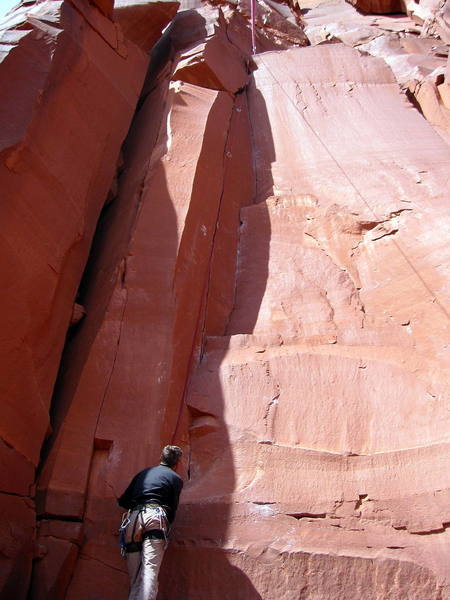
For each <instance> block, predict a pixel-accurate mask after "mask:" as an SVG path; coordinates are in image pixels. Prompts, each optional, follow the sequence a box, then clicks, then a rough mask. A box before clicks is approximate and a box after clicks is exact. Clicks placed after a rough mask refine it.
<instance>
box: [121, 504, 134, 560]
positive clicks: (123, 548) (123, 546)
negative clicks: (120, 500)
mask: <svg viewBox="0 0 450 600" xmlns="http://www.w3.org/2000/svg"><path fill="white" fill-rule="evenodd" d="M130 513H131V509H130V510H128V511H127V512H126V513H123V515H122V522H121V524H120V527H119V546H120V554H121V555H122V556H123V558H125V557H126V554H127V551H126V546H127V544H126V541H125V533H126V530H127V527H128V525H129V524H130V523H131V521H130Z"/></svg>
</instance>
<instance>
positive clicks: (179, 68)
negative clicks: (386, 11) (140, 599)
mask: <svg viewBox="0 0 450 600" xmlns="http://www.w3.org/2000/svg"><path fill="white" fill-rule="evenodd" d="M135 4H136V11H134V10H133V3H132V2H128V1H125V0H124V1H123V2H122V1H120V2H118V3H117V6H116V11H117V12H116V18H117V20H118V22H119V23H122V25H123V27H124V31H125V32H126V35H127V36H128V37H131V38H132V39H133V40H134V42H136V43H138V44H140V45H141V46H142V48H144V49H147V48H148V47H150V46H151V45H152V43H153V42H152V40H149V39H148V35H147V34H148V33H149V31H154V32H155V33H154V38H152V39H153V41H154V40H155V39H156V38H157V36H158V35H159V33H160V31H161V29H162V27H163V25H162V23H163V22H164V19H165V22H167V21H168V20H169V19H170V18H171V16H172V15H173V12H174V10H176V5H175V4H174V3H167V6H166V5H165V6H164V8H162V7H161V6H160V5H159V4H158V3H157V5H155V8H154V9H153V8H151V6H149V7H148V11H149V12H146V13H145V14H144V13H143V12H142V6H143V3H142V2H136V3H135ZM335 4H336V3H335ZM105 6H107V3H105ZM344 6H348V5H344ZM333 7H334V8H333V11H334V10H337V11H338V12H339V11H341V13H340V14H342V10H344V9H342V5H337V4H336V6H335V5H333ZM336 7H337V8H336ZM339 7H340V8H339ZM100 8H102V6H101V7H100ZM103 10H104V12H106V13H108V10H106V9H105V8H104V7H103ZM153 10H154V11H155V12H154V15H153V16H152V12H151V11H153ZM259 10H260V12H259V18H258V22H257V44H258V51H263V50H264V51H265V52H264V53H263V54H259V55H258V56H257V57H255V59H254V60H250V56H249V52H250V31H249V28H248V24H247V21H246V11H247V8H246V6H244V5H243V6H241V7H238V8H237V9H236V8H233V7H222V9H221V10H219V9H217V8H215V7H213V6H211V5H205V6H203V7H201V8H197V9H195V10H189V11H185V12H182V13H180V14H178V15H177V17H175V18H174V20H173V22H172V24H171V25H170V27H169V29H168V30H167V32H166V33H165V35H164V37H163V38H162V40H161V41H160V42H159V43H158V44H157V45H156V46H155V47H154V48H153V50H152V52H151V57H150V68H149V70H148V73H147V77H146V80H145V83H144V86H143V89H142V94H141V98H140V102H139V107H138V110H137V112H136V114H135V116H134V120H133V123H132V125H131V127H130V129H129V131H128V135H127V138H126V141H125V143H124V145H123V148H122V152H121V156H120V158H119V163H118V164H119V170H118V172H117V173H115V171H116V165H117V159H118V155H119V149H120V145H121V143H122V141H123V139H124V137H125V134H126V132H127V130H128V127H129V123H130V121H131V117H132V112H133V110H134V107H135V104H136V101H137V96H138V93H139V89H140V86H141V84H142V82H143V78H144V70H145V68H146V65H147V59H146V57H145V55H144V54H143V53H142V52H141V51H140V50H139V49H138V48H137V47H136V46H135V45H134V44H133V43H132V42H130V41H123V38H122V35H123V33H121V32H122V29H121V28H120V26H119V25H117V24H113V23H112V22H111V21H109V20H108V19H107V18H106V17H105V16H103V15H102V14H100V12H98V11H97V10H96V9H95V8H90V9H89V10H88V9H87V8H86V7H85V5H81V4H79V3H72V2H70V3H69V2H65V3H61V2H51V3H43V4H41V5H38V6H37V7H35V8H33V11H37V12H36V15H37V16H39V15H40V20H39V19H36V18H35V17H33V16H32V17H30V16H28V17H27V21H26V23H27V25H26V26H25V29H23V27H24V26H23V25H19V27H16V26H15V25H14V23H12V22H11V21H10V22H9V27H10V29H11V28H12V29H13V30H14V31H15V32H16V33H14V35H15V36H16V37H15V38H14V39H17V40H19V39H20V43H19V45H18V46H17V47H15V46H13V48H12V50H10V52H9V53H8V54H7V56H6V58H5V59H4V61H3V63H2V65H1V67H2V68H3V71H2V70H1V69H0V77H2V76H3V75H2V73H5V74H6V75H5V81H8V78H10V79H11V78H12V79H13V80H14V81H16V79H14V77H13V73H15V72H16V71H17V69H18V68H19V67H20V68H21V69H25V68H29V69H31V67H30V64H29V63H30V56H37V57H39V60H37V59H35V60H34V61H33V65H34V66H35V65H36V64H37V65H41V64H42V68H41V69H37V68H34V69H32V73H33V74H34V75H35V76H34V77H33V78H32V79H31V80H30V83H29V86H28V88H27V89H28V90H29V91H28V92H27V95H25V99H26V100H27V102H24V103H20V102H16V103H15V104H16V106H17V108H14V106H13V104H14V102H13V100H12V98H23V97H24V92H23V91H21V89H20V86H19V85H18V84H17V86H16V87H14V86H13V87H12V91H11V95H10V97H9V99H8V101H5V104H4V106H5V111H8V112H5V115H6V116H7V118H6V117H5V122H11V123H12V124H13V125H14V127H11V128H10V129H6V130H5V131H6V134H7V135H8V136H9V137H7V138H6V141H5V145H4V150H3V152H2V158H4V160H3V163H2V164H4V167H3V168H4V173H5V175H4V177H5V182H6V184H5V185H7V186H8V185H9V187H6V189H8V198H10V199H11V201H10V204H9V205H8V206H9V209H8V210H9V212H8V218H9V220H8V221H7V222H6V225H5V228H4V232H5V239H6V248H7V250H8V252H9V254H8V256H10V257H11V259H10V260H9V261H8V263H7V264H8V269H9V279H8V278H6V281H10V282H11V283H10V284H9V286H10V287H8V288H7V289H11V290H12V292H13V293H12V295H11V300H9V302H10V304H9V305H8V304H5V306H4V309H3V313H2V314H5V315H8V319H9V318H10V319H11V321H10V325H9V326H8V328H7V329H6V330H5V340H6V343H7V344H8V345H6V343H5V346H4V349H5V354H4V365H5V367H6V370H5V377H4V381H6V382H8V385H9V388H10V389H11V390H12V391H13V392H14V395H13V394H9V395H8V396H7V397H8V398H10V399H11V401H10V402H9V401H8V402H6V406H7V407H8V406H11V408H9V409H8V410H10V411H11V418H9V420H8V418H5V419H4V425H5V434H4V439H5V446H4V453H3V454H4V458H2V464H4V465H5V473H6V477H5V479H4V481H5V482H7V484H6V485H5V492H6V493H5V494H2V496H1V497H2V498H4V500H1V501H2V503H3V505H4V511H3V519H4V522H5V524H6V523H8V527H9V529H8V532H9V533H8V534H7V535H4V536H2V538H3V540H4V541H3V546H2V554H3V555H4V558H3V559H2V562H3V564H4V566H3V565H2V577H3V580H2V581H3V583H2V586H3V587H2V588H1V589H2V592H1V593H2V597H3V596H4V597H5V598H10V597H11V598H12V597H14V598H22V597H25V596H26V594H27V590H28V587H29V583H28V579H29V577H30V572H31V558H32V557H33V556H34V557H35V559H36V560H35V563H34V568H33V576H32V582H31V588H30V597H31V598H33V599H34V600H37V599H39V600H40V599H44V598H46V599H57V598H58V599H59V598H61V599H62V598H68V599H75V598H82V599H83V600H94V599H95V600H98V598H99V597H102V598H103V597H104V598H106V597H108V598H117V599H119V598H125V597H126V595H127V586H128V580H127V575H126V569H125V564H124V562H123V561H122V559H121V558H120V556H119V552H118V545H117V542H118V540H117V527H118V521H119V519H120V510H119V509H118V508H117V505H116V498H117V497H118V496H119V495H120V493H121V492H122V491H123V489H124V487H125V486H126V485H127V483H128V480H129V479H130V477H131V476H132V475H133V474H134V473H135V472H136V471H137V470H139V469H141V468H143V467H145V466H147V465H148V464H151V463H153V462H155V461H156V460H157V458H158V453H159V449H160V447H161V445H162V444H165V443H170V442H176V443H180V444H181V445H182V446H183V447H184V448H185V451H186V452H185V462H184V467H183V468H184V472H183V476H184V478H185V480H186V485H185V489H184V492H183V497H182V505H181V507H180V510H179V514H178V517H177V521H176V525H175V528H174V532H173V539H172V542H171V546H170V549H169V551H168V553H167V555H166V559H165V562H164V565H163V571H162V574H161V589H160V594H159V598H160V599H162V600H164V599H166V600H170V599H173V598H179V599H180V598H182V599H183V600H188V599H190V598H195V599H197V600H198V599H204V600H214V599H215V598H217V599H219V598H228V597H230V598H231V597H233V598H237V599H239V600H252V599H254V600H257V599H258V598H259V599H261V598H262V599H264V600H280V599H283V600H291V599H292V600H294V599H296V600H297V599H298V598H302V599H310V600H313V599H314V600H317V599H320V600H322V599H323V600H325V599H333V600H334V599H338V598H343V599H344V598H345V599H346V600H353V599H355V600H356V599H360V598H361V597H362V596H364V597H367V598H369V599H372V598H373V599H374V600H375V599H377V600H380V599H390V600H391V599H392V600H394V599H399V600H400V599H402V600H403V599H404V598H412V599H417V600H432V599H433V600H443V599H445V598H447V597H448V593H449V586H450V581H449V580H450V572H449V569H448V564H449V560H448V559H449V556H448V543H447V542H448V531H449V530H448V523H449V522H450V515H449V509H448V507H449V502H448V500H449V498H450V492H449V489H450V487H449V482H448V475H447V473H448V456H449V453H448V450H449V448H448V432H449V419H448V415H449V412H448V409H449V407H448V398H449V387H450V381H449V378H448V368H447V367H448V362H449V359H448V352H449V347H448V337H449V329H450V326H449V314H450V306H449V303H448V281H449V278H448V273H447V271H448V268H449V266H450V260H449V259H450V257H449V250H448V248H447V246H448V244H446V239H447V234H448V222H449V214H448V202H447V199H448V187H449V179H448V164H449V158H450V150H449V147H448V145H447V144H446V143H445V141H443V139H442V137H440V136H439V135H438V134H437V133H436V132H435V131H434V130H433V128H432V127H431V125H430V124H428V123H427V122H426V121H425V119H424V118H423V117H422V116H421V115H420V114H419V112H418V111H417V110H416V108H414V107H413V106H412V104H411V103H410V102H409V101H408V100H407V99H406V98H405V96H404V95H402V94H401V92H400V88H399V85H398V81H399V73H400V72H401V69H398V70H397V71H396V70H395V69H394V73H395V77H394V75H393V73H392V71H391V69H390V68H389V67H388V66H387V64H386V62H385V61H383V60H382V58H374V57H372V56H367V55H364V54H361V53H360V52H358V51H357V50H354V49H352V48H350V47H349V46H352V45H356V46H357V47H359V44H357V43H356V44H355V39H358V40H359V41H361V40H362V38H363V37H364V35H367V27H369V29H370V35H373V39H377V37H380V35H381V34H379V35H378V36H376V35H375V34H374V31H373V29H375V28H376V27H385V28H388V27H391V28H395V27H397V25H398V20H396V18H392V19H391V20H390V21H389V20H385V21H382V22H381V21H380V22H378V21H377V22H374V21H373V22H371V24H370V25H368V23H367V21H365V20H364V19H365V17H361V19H359V17H355V12H354V9H353V8H352V7H350V6H348V10H347V9H345V10H344V12H345V14H346V15H347V16H346V17H345V24H342V23H340V24H338V26H336V24H335V21H333V20H332V19H335V20H336V19H339V18H340V17H335V16H334V13H333V11H332V10H331V9H330V13H329V14H327V13H326V11H325V9H324V8H323V7H322V5H321V6H319V7H317V8H314V10H312V11H310V13H311V14H309V13H308V14H305V16H304V18H305V20H306V27H305V31H306V35H305V33H304V32H303V25H302V23H301V19H300V17H299V15H298V10H296V12H295V13H293V12H291V11H290V9H288V7H286V6H282V7H280V8H276V6H275V7H273V6H272V5H271V4H267V5H261V6H260V8H259ZM321 10H322V13H321ZM80 11H81V12H80ZM348 11H353V12H350V13H349V12H348ZM242 13H244V14H242ZM22 14H23V13H22ZM108 14H109V13H108ZM42 15H44V16H42ZM137 17H139V18H138V19H137ZM20 18H22V19H23V17H20ZM136 19H137V20H138V21H139V22H140V23H141V24H142V23H144V22H146V23H150V24H151V23H153V24H154V30H153V29H152V28H151V27H150V29H147V28H139V27H137V26H136V22H137V21H136ZM161 19H162V20H161ZM355 19H356V20H355ZM386 19H388V18H387V17H386ZM402 19H403V18H402ZM18 22H19V23H21V21H18ZM11 23H12V24H11ZM349 23H350V24H349ZM51 24H53V25H51ZM402 24H403V25H402V26H403V27H404V20H402ZM14 27H16V29H14ZM37 27H38V28H41V29H43V30H44V34H42V33H40V32H38V33H39V35H37V34H36V28H37ZM78 27H81V29H82V31H85V37H83V36H77V37H76V38H74V35H71V32H72V31H75V30H77V28H78ZM83 28H84V29H83ZM320 28H322V29H321V31H322V30H323V31H325V34H326V36H327V35H328V33H327V32H330V31H334V34H333V35H336V38H337V39H340V38H342V41H343V42H344V43H335V44H326V45H320V41H322V40H321V39H320V35H322V34H320V35H319V33H318V31H319V29H320ZM333 28H334V29H333ZM364 28H366V29H364ZM24 31H25V32H26V34H25V33H24ZM364 31H365V33H364ZM383 31H385V30H383ZM10 35H11V34H10V33H8V34H6V38H5V39H10V38H8V36H10ZM152 35H153V34H152ZM370 35H369V37H370ZM307 36H309V40H310V42H311V43H312V44H313V45H314V47H309V48H302V47H298V46H300V45H304V44H305V43H306V42H307ZM326 36H325V38H324V39H325V41H328V40H327V37H326ZM358 36H359V37H358ZM399 37H401V36H399ZM74 39H76V42H75V41H74ZM396 39H397V38H396ZM42 40H44V42H45V43H43V42H42ZM114 40H115V41H114ZM396 43H397V41H396ZM398 43H400V42H398ZM402 43H403V42H402ZM405 43H406V42H405ZM408 43H409V44H412V43H413V40H411V39H409V38H408ZM74 45H75V49H73V46H74ZM292 46H296V47H292ZM29 47H30V48H29ZM49 48H50V51H49ZM289 48H291V49H289ZM361 49H362V50H364V48H361ZM372 50H373V49H372ZM371 53H373V54H376V52H375V51H374V50H373V51H372V52H371ZM118 57H119V58H120V60H119V58H118ZM75 58H76V59H77V60H78V61H79V62H77V60H75ZM14 60H15V61H16V62H15V63H14V64H13V62H12V61H14ZM70 60H73V61H74V63H73V64H74V65H75V66H74V67H73V68H71V69H69V68H68V65H69V61H70ZM436 60H437V59H436ZM436 60H435V58H433V61H434V62H433V65H435V64H436ZM102 61H104V62H102ZM386 61H387V62H389V61H388V60H387V59H386ZM438 62H439V61H438ZM70 64H72V63H70ZM8 69H9V70H8ZM430 81H431V80H430ZM439 81H440V80H435V84H436V85H446V83H445V80H444V83H439ZM42 89H44V93H42V91H41V90H42ZM86 89H88V90H90V91H91V92H92V93H90V94H89V96H87V95H86V93H85V92H84V91H83V90H86ZM436 89H437V88H436ZM124 94H125V96H124ZM31 107H32V110H30V108H31ZM55 115H56V116H55ZM14 119H15V120H14ZM55 119H56V120H55ZM433 124H434V123H433ZM438 130H439V128H438ZM52 132H53V133H52ZM61 134H63V135H61ZM83 136H84V137H83ZM443 137H445V136H443ZM67 139H70V140H72V139H73V140H74V141H73V143H71V144H67V143H66V140H67ZM39 190H41V191H40V192H39V193H40V195H39V196H38V198H37V200H38V202H34V203H32V204H30V202H29V199H31V198H35V197H36V191H39ZM108 190H110V191H109V194H108ZM44 200H45V202H44ZM105 200H106V201H107V202H106V205H105ZM100 211H101V214H100ZM55 218H56V221H55V220H54V219H55ZM55 223H56V224H55ZM95 229H96V233H95V238H94V239H93V235H94V230H95ZM80 232H81V233H80ZM8 236H9V237H8ZM92 239H93V242H92V247H91V248H90V245H91V241H92ZM19 241H20V244H19V243H18V242H19ZM13 242H14V243H13ZM89 248H90V257H89V259H88V252H89ZM27 257H28V258H27ZM26 259H27V260H26ZM55 261H56V262H55ZM58 261H59V262H58ZM48 265H50V266H51V269H52V270H51V277H53V279H51V278H50V279H49V277H50V276H49V275H48V273H47V272H46V269H47V270H48V269H49V266H48ZM18 269H19V271H18ZM83 271H84V274H83ZM17 272H19V273H20V277H17ZM52 282H53V283H52ZM51 283H52V285H53V287H52V286H51V285H50V284H51ZM14 286H16V287H14ZM8 297H9V296H8ZM75 299H76V300H77V302H78V303H79V304H80V305H82V307H83V310H81V309H80V308H78V309H77V312H78V313H80V312H81V313H82V312H83V311H85V317H84V318H83V320H82V321H81V322H80V323H78V324H76V325H75V326H74V327H73V328H72V330H71V332H70V334H69V335H68V337H67V339H66V344H65V347H64V355H63V357H62V362H61V365H60V368H59V376H58V378H57V380H56V371H57V369H58V365H59V361H60V357H61V352H62V348H63V344H64V338H65V335H66V332H67V328H68V325H69V322H70V320H71V313H72V308H73V303H74V300H75ZM22 304H23V308H22ZM19 309H20V310H19ZM23 315H26V320H24V319H23ZM14 319H15V320H14ZM24 332H26V333H24ZM24 348H25V349H26V351H25V352H24ZM8 361H10V362H8ZM26 361H28V362H26ZM55 380H56V386H55V389H54V392H53V401H52V403H51V406H50V401H51V396H52V390H53V387H54V385H55ZM29 390H31V392H29ZM33 398H41V402H40V403H39V402H37V401H36V402H31V399H33ZM36 406H42V409H40V412H37V409H36ZM50 409H51V410H50ZM13 410H14V411H15V412H14V413H13V412H12V411H13ZM17 411H19V412H17ZM20 411H21V412H20ZM49 414H50V416H51V424H52V429H53V431H52V435H51V437H50V438H49V440H48V442H47V444H46V445H45V446H44V447H43V451H42V455H41V460H40V462H39V452H40V450H41V448H42V443H43V441H44V437H45V433H46V429H47V427H48V423H49ZM5 415H6V416H7V415H8V413H7V412H5ZM38 462H39V470H38V474H37V479H36V488H32V487H31V488H30V486H31V485H32V484H33V482H34V481H35V478H34V468H35V466H37V465H38ZM35 502H36V510H37V516H38V527H37V531H36V521H35V519H36V513H35ZM5 526H6V525H5ZM5 531H6V529H5Z"/></svg>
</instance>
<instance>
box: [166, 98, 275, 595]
mask: <svg viewBox="0 0 450 600" xmlns="http://www.w3.org/2000/svg"><path fill="white" fill-rule="evenodd" d="M264 106H265V105H264V103H262V104H260V105H259V108H258V110H259V116H260V117H261V118H264ZM233 119H234V123H233V122H232V127H231V133H230V137H231V141H230V145H229V149H228V152H227V156H229V157H230V161H229V165H228V170H227V171H226V174H227V176H226V178H225V186H224V191H223V200H222V202H223V205H222V210H221V216H220V217H219V227H218V232H217V238H216V241H215V245H214V252H213V257H212V266H211V274H210V282H209V291H210V293H209V295H208V305H207V307H206V311H207V315H206V320H205V339H204V340H203V344H204V348H203V351H202V354H201V358H200V362H199V364H198V366H197V367H196V368H195V370H194V373H193V374H192V377H191V379H190V383H189V388H188V390H187V397H186V403H187V408H188V410H189V412H190V429H189V438H190V475H191V477H190V481H189V484H188V485H187V486H186V489H185V491H184V495H183V503H182V506H181V507H180V511H179V515H178V518H177V521H176V524H175V528H174V531H173V539H172V542H171V544H170V547H169V550H168V553H167V559H166V561H165V562H164V564H163V568H162V572H161V587H160V593H159V595H158V598H161V600H166V599H167V600H170V599H171V598H183V599H186V600H188V599H194V598H195V599H204V600H214V599H223V600H226V599H230V600H231V599H242V600H257V599H261V598H262V596H261V595H260V593H259V592H258V591H257V590H256V589H255V587H254V585H253V583H252V581H251V578H250V577H249V576H248V574H247V573H246V572H245V569H243V568H242V566H244V565H243V564H240V565H239V566H237V565H236V560H235V557H236V555H240V554H241V553H243V552H244V553H245V549H244V548H241V547H240V546H239V544H237V546H236V545H234V544H235V543H236V530H235V527H232V529H233V531H232V533H231V534H230V519H234V520H236V514H235V511H233V510H232V509H233V500H232V496H233V493H234V491H235V489H236V484H237V482H236V475H235V468H234V459H233V452H232V447H231V446H232V444H231V443H230V439H229V433H228V428H227V424H226V421H225V420H224V414H223V413H224V409H225V406H224V401H223V390H222V385H223V382H221V381H220V379H219V378H218V376H217V375H218V369H219V367H220V364H221V362H222V360H223V359H224V357H225V356H226V355H227V350H228V342H229V340H230V339H231V338H230V336H229V335H227V329H228V326H229V323H230V320H231V319H232V312H233V308H234V304H235V302H236V296H235V295H236V276H237V275H236V274H237V272H239V269H240V262H239V243H240V233H241V231H242V227H243V222H242V220H241V218H240V217H239V213H240V212H241V209H242V207H246V206H247V207H251V206H252V202H254V200H255V197H256V193H257V185H258V182H257V181H256V180H255V174H254V171H253V161H254V150H255V148H254V146H253V135H252V123H251V116H250V115H249V113H248V102H247V95H246V94H245V95H243V96H238V97H237V100H236V104H235V114H234V117H233ZM233 125H234V127H233ZM267 142H268V143H267V145H266V148H265V150H266V153H268V156H269V157H270V155H271V152H272V151H273V147H272V146H271V144H270V137H269V138H268V140H267ZM269 180H270V173H269V174H267V177H266V189H267V190H269V187H267V186H268V185H269V183H268V182H269ZM270 191H271V190H270ZM236 200H238V202H236ZM263 210H264V209H263ZM233 223H234V225H233ZM259 235H260V238H259V247H258V249H256V252H255V263H254V265H253V267H254V270H253V273H254V275H255V278H256V279H257V283H256V285H255V286H254V287H253V289H252V295H251V298H249V299H248V300H249V302H248V304H247V323H246V326H247V327H246V329H245V332H251V331H252V328H253V325H254V323H255V322H256V319H257V315H258V311H259V306H260V303H261V300H262V297H263V294H264V289H265V282H266V279H267V264H268V258H269V240H270V224H269V222H268V220H264V219H262V221H261V227H260V229H259ZM230 283H231V285H230ZM211 363H212V364H213V366H212V367H211ZM205 380H206V381H205ZM248 400H249V399H248V398H242V401H243V402H246V401H248ZM237 539H238V536H237ZM237 562H238V561H237Z"/></svg>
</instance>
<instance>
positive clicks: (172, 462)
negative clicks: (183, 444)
mask: <svg viewBox="0 0 450 600" xmlns="http://www.w3.org/2000/svg"><path fill="white" fill-rule="evenodd" d="M182 454H183V450H182V449H181V448H180V447H179V446H164V448H163V449H162V452H161V459H160V464H162V465H164V466H166V467H170V468H171V469H173V468H174V467H176V466H177V464H178V462H179V461H180V459H181V456H182Z"/></svg>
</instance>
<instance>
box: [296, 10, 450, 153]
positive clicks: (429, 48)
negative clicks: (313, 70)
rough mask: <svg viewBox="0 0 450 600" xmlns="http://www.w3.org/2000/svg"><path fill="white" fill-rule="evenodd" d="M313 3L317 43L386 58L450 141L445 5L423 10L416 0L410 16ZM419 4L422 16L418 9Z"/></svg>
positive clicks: (308, 28) (311, 26)
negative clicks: (442, 16)
mask: <svg viewBox="0 0 450 600" xmlns="http://www.w3.org/2000/svg"><path fill="white" fill-rule="evenodd" d="M310 5H311V9H310V10H308V12H307V14H305V15H304V21H305V32H306V34H307V36H308V39H309V41H310V42H311V44H312V45H317V44H321V43H329V42H336V41H341V42H343V43H344V44H346V45H348V46H352V47H355V48H357V49H358V50H360V51H361V52H363V53H369V54H371V55H372V56H378V57H381V58H383V59H384V60H385V61H386V63H387V64H388V65H389V67H390V68H391V69H392V71H393V73H394V75H395V77H396V80H397V82H398V83H399V84H400V86H401V87H402V89H404V90H405V91H406V92H407V94H408V95H409V96H410V97H411V98H412V99H413V101H415V102H416V103H417V105H418V106H419V107H420V110H421V111H422V112H423V115H424V116H425V118H426V119H428V120H429V121H430V123H431V124H432V125H433V126H434V127H435V129H436V131H437V132H438V133H439V134H440V135H441V136H442V137H443V138H444V139H445V140H446V142H447V143H449V142H450V112H449V108H448V98H447V97H446V95H445V93H446V91H447V90H446V87H445V86H443V79H444V73H445V68H446V67H445V65H446V61H447V57H448V43H449V41H450V38H449V37H448V36H449V35H450V33H449V32H450V27H449V25H448V24H446V23H445V22H444V21H442V20H441V21H439V15H440V14H441V12H442V10H443V9H442V10H441V9H439V7H438V6H433V5H432V4H430V5H428V6H427V7H426V12H423V11H424V10H425V8H424V5H423V4H415V3H412V4H411V10H409V9H408V16H406V15H395V16H392V17H390V16H382V17H379V16H374V15H363V14H360V13H359V12H357V11H356V10H355V9H354V8H353V7H352V6H350V5H349V4H347V3H346V2H345V1H344V0H342V1H340V0H337V1H336V0H332V1H331V2H324V3H314V2H311V3H310ZM408 7H409V5H408ZM419 9H421V10H422V13H423V15H422V16H423V18H422V19H418V18H417V15H416V12H415V11H418V10H419ZM437 22H439V23H441V26H440V28H438V27H437V25H436V23H437Z"/></svg>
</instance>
